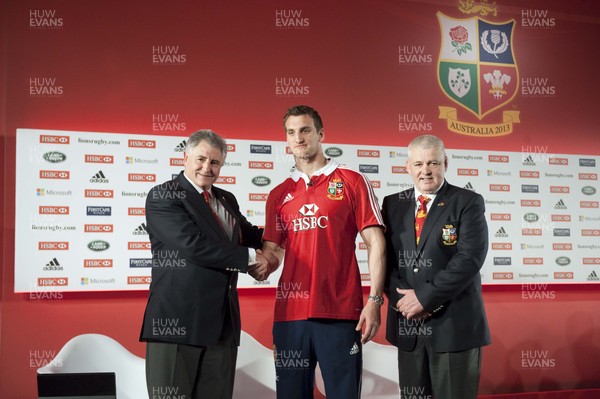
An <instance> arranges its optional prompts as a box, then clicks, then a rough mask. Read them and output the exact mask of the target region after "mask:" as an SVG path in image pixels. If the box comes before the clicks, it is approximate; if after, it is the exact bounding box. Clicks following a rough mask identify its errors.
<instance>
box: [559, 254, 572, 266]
mask: <svg viewBox="0 0 600 399" xmlns="http://www.w3.org/2000/svg"><path fill="white" fill-rule="evenodd" d="M569 263H571V259H569V258H567V257H566V256H559V257H558V258H556V264H557V265H559V266H567V265H568V264H569Z"/></svg>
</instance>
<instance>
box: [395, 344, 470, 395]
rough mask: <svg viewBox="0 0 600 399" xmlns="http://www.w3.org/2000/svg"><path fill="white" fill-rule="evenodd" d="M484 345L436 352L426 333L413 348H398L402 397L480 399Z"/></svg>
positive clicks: (399, 380)
mask: <svg viewBox="0 0 600 399" xmlns="http://www.w3.org/2000/svg"><path fill="white" fill-rule="evenodd" d="M480 369H481V348H473V349H469V350H466V351H461V352H435V351H434V350H433V349H432V348H431V346H430V344H429V338H428V336H426V335H420V336H419V337H418V338H417V344H416V346H415V349H413V350H412V351H402V350H398V377H399V378H398V382H399V386H400V398H401V399H411V398H434V399H477V390H478V389H479V374H480Z"/></svg>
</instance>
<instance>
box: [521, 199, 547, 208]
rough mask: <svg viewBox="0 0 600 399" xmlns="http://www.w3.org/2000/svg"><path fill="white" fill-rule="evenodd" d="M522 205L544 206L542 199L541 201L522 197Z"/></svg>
mask: <svg viewBox="0 0 600 399" xmlns="http://www.w3.org/2000/svg"><path fill="white" fill-rule="evenodd" d="M521 206H531V207H540V206H542V201H540V200H530V199H522V200H521Z"/></svg>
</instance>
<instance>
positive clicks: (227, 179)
mask: <svg viewBox="0 0 600 399" xmlns="http://www.w3.org/2000/svg"><path fill="white" fill-rule="evenodd" d="M215 183H216V184H235V176H219V177H217V180H216V181H215Z"/></svg>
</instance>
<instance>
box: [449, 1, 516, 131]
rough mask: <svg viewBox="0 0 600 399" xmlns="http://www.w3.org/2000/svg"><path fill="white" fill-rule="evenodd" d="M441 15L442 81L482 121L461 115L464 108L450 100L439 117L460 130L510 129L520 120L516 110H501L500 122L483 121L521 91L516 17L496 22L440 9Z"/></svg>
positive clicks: (450, 127)
mask: <svg viewBox="0 0 600 399" xmlns="http://www.w3.org/2000/svg"><path fill="white" fill-rule="evenodd" d="M461 11H463V12H465V10H463V9H461ZM467 11H468V10H467ZM485 14H487V13H485ZM437 17H438V22H439V26H440V31H441V35H442V40H441V48H440V56H439V59H438V82H439V84H440V87H441V89H442V91H443V92H444V94H446V96H447V97H448V98H449V99H450V100H452V101H454V102H455V103H457V104H458V105H459V106H460V107H461V108H460V109H459V110H461V109H462V110H464V111H467V112H470V113H471V114H473V115H475V116H476V117H477V118H478V119H479V120H480V121H481V123H468V122H465V121H461V120H460V119H461V112H459V110H457V109H456V108H454V107H448V106H440V107H439V109H440V118H441V119H447V127H448V129H449V130H450V131H452V132H455V133H459V134H465V135H469V136H479V137H490V136H503V135H507V134H510V133H512V131H513V124H514V123H517V122H519V112H518V111H513V110H504V111H502V117H501V118H496V121H498V120H501V122H500V123H491V124H490V123H485V124H484V123H483V122H484V118H485V117H486V116H487V115H489V114H491V113H493V112H494V111H499V110H501V109H502V108H503V107H506V106H507V105H508V104H509V103H510V102H511V101H512V100H513V98H514V97H515V96H516V94H517V92H518V86H519V70H518V68H517V63H516V60H515V55H514V51H513V50H514V47H513V36H514V28H515V20H514V19H513V20H510V21H507V22H503V23H495V22H490V21H486V20H485V19H483V18H481V17H479V16H476V17H470V18H464V19H456V18H452V17H448V16H446V15H444V14H442V13H440V12H438V13H437ZM463 118H464V117H463Z"/></svg>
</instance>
